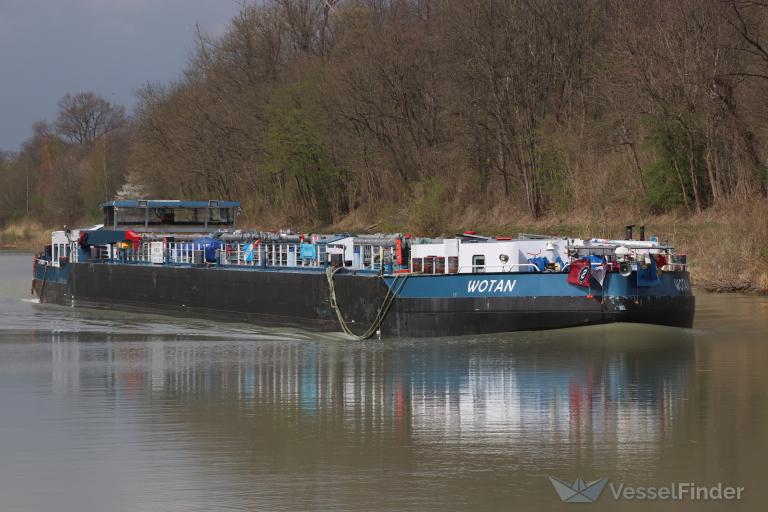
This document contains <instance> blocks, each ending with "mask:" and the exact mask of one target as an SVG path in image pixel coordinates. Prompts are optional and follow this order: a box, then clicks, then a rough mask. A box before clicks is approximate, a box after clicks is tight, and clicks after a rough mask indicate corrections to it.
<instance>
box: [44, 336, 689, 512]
mask: <svg viewBox="0 0 768 512" xmlns="http://www.w3.org/2000/svg"><path fill="white" fill-rule="evenodd" d="M691 336H692V335H691V334H690V333H689V332H688V331H682V330H678V329H669V328H661V327H653V326H639V325H638V326H633V325H624V326H602V327H589V328H584V329H575V330H574V329H572V330H566V331H547V332H541V333H516V334H514V335H506V336H504V337H501V336H499V337H486V338H478V339H475V340H466V339H464V340H457V339H444V340H429V341H417V342H384V343H381V342H364V343H359V342H346V341H344V342H341V341H338V340H322V341H307V340H273V341H270V340H265V341H258V342H253V341H172V340H168V339H164V338H157V339H152V337H149V339H148V340H147V341H142V342H131V341H125V340H122V341H115V342H107V343H82V342H73V341H67V339H66V338H64V339H60V340H58V341H54V342H53V343H52V358H53V368H52V371H53V389H54V393H56V394H68V393H73V392H74V393H77V394H80V395H91V396H92V395H93V394H94V393H96V394H103V395H104V398H105V403H107V404H110V407H114V408H115V410H116V411H117V413H118V414H125V415H126V416H128V415H131V414H135V413H136V411H137V410H139V408H140V409H141V411H142V412H141V417H142V421H143V426H142V430H143V431H144V432H147V433H154V432H158V431H161V430H162V429H168V428H171V429H172V430H173V431H174V432H177V433H178V434H177V435H179V436H183V437H184V439H186V440H187V441H190V442H191V446H195V450H196V451H199V452H202V453H203V454H205V456H204V457H203V460H202V461H201V462H200V464H201V465H202V466H203V467H204V468H207V469H206V470H205V471H207V472H214V473H215V474H214V475H211V474H209V473H206V475H207V477H206V478H211V477H212V476H213V477H215V478H218V479H221V480H222V481H227V482H229V483H228V484H227V485H229V486H231V485H235V484H233V483H232V479H233V478H234V479H235V480H237V481H240V482H241V483H240V485H242V486H245V487H244V488H240V487H238V492H237V493H235V495H233V496H232V497H231V499H235V501H237V502H238V506H247V507H254V506H257V505H258V504H259V503H270V507H272V508H285V509H301V508H312V509H314V508H321V509H328V508H334V509H335V508H344V507H347V508H351V509H359V508H360V507H363V508H366V509H390V508H392V507H393V506H396V507H399V508H407V509H411V508H413V509H445V508H460V509H461V508H466V507H475V506H480V507H481V508H482V507H483V506H484V507H486V508H495V507H496V506H497V504H498V503H501V501H506V502H521V503H531V504H532V503H537V502H543V503H549V502H552V499H553V498H554V495H550V494H549V492H550V491H549V490H548V489H547V487H546V486H547V485H548V484H547V483H546V482H545V480H544V475H546V474H552V473H554V474H562V475H563V476H567V477H569V478H570V475H571V474H573V475H574V477H573V478H575V473H574V471H576V470H579V471H583V472H584V473H585V476H592V475H593V474H595V476H602V474H603V473H606V474H607V473H610V474H611V475H612V476H615V475H619V474H632V475H640V476H644V477H647V478H653V477H654V475H655V474H657V472H658V467H659V466H660V465H661V464H662V461H663V456H664V452H665V450H664V448H665V440H666V439H668V438H671V437H672V436H673V433H674V430H675V429H676V428H682V427H684V425H685V422H686V416H687V415H690V411H689V410H687V409H686V404H687V402H686V401H685V400H683V398H684V397H686V396H688V395H689V389H688V387H689V386H690V385H691V382H692V378H693V377H694V375H693V373H694V372H693V368H694V366H695V350H694V343H693V340H692V338H691ZM98 361H100V362H102V364H96V362H98ZM137 404H143V405H141V406H139V405H137ZM144 409H146V410H148V411H149V412H147V411H146V410H144ZM121 411H123V412H121ZM596 473H600V475H597V474H596ZM225 474H226V475H225ZM683 476H686V477H687V476H688V475H683ZM244 490H245V491H244ZM243 492H245V494H243ZM383 496H386V498H384V497H383ZM500 500H501V501H500ZM521 500H522V501H521Z"/></svg>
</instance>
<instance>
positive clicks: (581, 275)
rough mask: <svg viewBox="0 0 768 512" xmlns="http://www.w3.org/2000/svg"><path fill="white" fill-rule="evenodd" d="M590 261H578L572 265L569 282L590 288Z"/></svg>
mask: <svg viewBox="0 0 768 512" xmlns="http://www.w3.org/2000/svg"><path fill="white" fill-rule="evenodd" d="M589 267H590V265H589V261H588V260H576V261H574V262H572V263H571V270H570V271H569V272H568V282H569V283H570V284H575V285H576V286H583V287H585V288H588V287H589V284H590V282H589V280H590V272H589Z"/></svg>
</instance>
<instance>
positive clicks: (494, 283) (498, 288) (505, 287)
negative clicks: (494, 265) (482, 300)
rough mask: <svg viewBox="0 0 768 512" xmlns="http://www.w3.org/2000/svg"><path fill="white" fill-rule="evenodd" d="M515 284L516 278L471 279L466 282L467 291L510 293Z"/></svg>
mask: <svg viewBox="0 0 768 512" xmlns="http://www.w3.org/2000/svg"><path fill="white" fill-rule="evenodd" d="M516 284H517V280H516V279H472V280H471V281H469V282H468V283H467V293H485V292H489V293H505V292H510V293H511V292H512V291H513V290H514V289H515V285H516Z"/></svg>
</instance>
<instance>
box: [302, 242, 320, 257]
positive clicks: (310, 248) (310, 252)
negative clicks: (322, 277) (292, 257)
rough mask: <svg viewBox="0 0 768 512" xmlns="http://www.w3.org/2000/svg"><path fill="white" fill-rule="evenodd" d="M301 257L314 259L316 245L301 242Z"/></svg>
mask: <svg viewBox="0 0 768 512" xmlns="http://www.w3.org/2000/svg"><path fill="white" fill-rule="evenodd" d="M300 247H301V259H303V260H314V259H315V258H316V257H317V246H316V245H315V244H301V246H300Z"/></svg>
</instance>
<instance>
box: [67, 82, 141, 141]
mask: <svg viewBox="0 0 768 512" xmlns="http://www.w3.org/2000/svg"><path fill="white" fill-rule="evenodd" d="M125 122H126V115H125V108H124V107H122V106H119V105H113V104H111V103H110V102H109V101H107V100H105V99H104V98H102V97H100V96H98V95H96V94H95V93H93V92H90V91H89V92H81V93H78V94H75V95H72V94H66V95H64V97H63V98H61V100H60V101H59V115H58V117H57V118H56V130H57V132H58V133H59V134H60V135H61V136H62V137H65V138H66V139H68V140H69V141H70V142H72V143H75V144H79V145H81V146H87V145H90V144H91V143H93V142H94V141H95V140H96V139H98V138H99V137H100V136H102V135H104V134H105V133H108V132H110V131H112V130H114V129H115V128H118V127H120V126H122V125H124V124H125Z"/></svg>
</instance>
